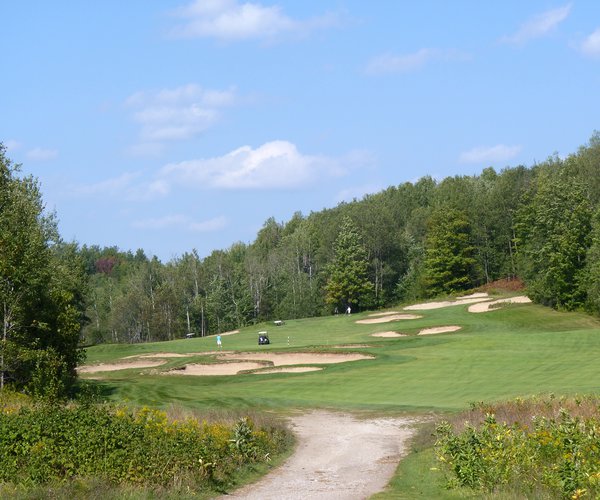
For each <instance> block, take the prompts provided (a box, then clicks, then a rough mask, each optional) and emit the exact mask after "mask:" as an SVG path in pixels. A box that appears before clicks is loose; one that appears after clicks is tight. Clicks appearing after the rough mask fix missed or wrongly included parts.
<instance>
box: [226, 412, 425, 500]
mask: <svg viewBox="0 0 600 500" xmlns="http://www.w3.org/2000/svg"><path fill="white" fill-rule="evenodd" d="M291 424H292V428H293V430H294V433H295V434H296V437H297V439H298V446H297V449H296V452H295V453H294V454H293V455H292V456H291V457H290V458H289V459H288V460H287V461H286V462H285V463H284V464H283V465H282V466H281V467H279V468H277V469H275V470H274V471H272V472H271V473H270V474H268V475H267V476H265V477H264V478H263V479H262V480H260V481H259V482H258V483H255V484H251V485H248V486H246V487H244V488H242V489H240V490H238V491H235V492H233V493H232V494H230V495H226V496H223V497H221V499H222V500H224V499H248V500H250V499H256V500H258V499H261V500H269V499H272V500H274V499H278V500H279V499H307V498H310V499H335V500H354V499H363V498H368V497H369V496H371V495H373V494H374V493H377V492H379V491H381V490H383V489H384V488H385V486H386V484H387V483H388V482H389V480H390V479H391V477H392V475H393V473H394V471H395V470H396V466H397V464H398V462H399V461H400V458H401V457H402V456H403V455H404V454H405V453H406V452H407V441H408V438H409V437H411V436H412V433H413V428H412V424H414V420H410V419H408V418H376V419H368V420H362V419H358V418H355V417H354V416H352V415H348V414H342V413H332V412H327V411H320V410H319V411H313V412H310V413H305V414H303V415H300V416H297V417H293V418H292V419H291Z"/></svg>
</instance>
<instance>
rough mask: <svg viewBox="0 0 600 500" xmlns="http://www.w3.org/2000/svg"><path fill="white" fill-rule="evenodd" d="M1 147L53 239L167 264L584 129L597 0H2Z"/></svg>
mask: <svg viewBox="0 0 600 500" xmlns="http://www.w3.org/2000/svg"><path fill="white" fill-rule="evenodd" d="M0 17H1V18H2V20H3V28H2V30H1V32H0V47H1V49H2V77H1V78H0V116H1V117H2V120H0V141H2V142H4V144H5V145H6V146H7V148H8V155H9V157H11V158H12V159H13V160H14V161H16V162H19V163H22V164H23V172H24V173H26V174H33V175H34V176H36V177H37V178H39V180H40V182H41V185H42V192H43V196H44V200H45V202H46V205H47V207H48V209H50V210H55V211H56V213H57V215H58V219H59V227H60V231H61V234H62V236H63V237H64V238H65V239H66V240H76V241H78V242H79V243H81V244H83V243H85V244H88V245H90V244H99V245H102V246H104V245H107V246H112V245H117V246H119V247H120V248H121V249H124V250H127V249H131V250H136V249H137V248H143V249H144V250H145V251H146V253H147V254H149V255H152V254H156V255H157V256H158V257H159V258H161V259H162V260H164V261H167V260H169V259H171V258H173V257H176V256H178V255H181V254H182V253H184V252H186V251H191V250H192V249H194V248H195V249H197V250H198V252H199V253H200V255H201V256H204V255H208V254H209V253H210V251H211V250H213V249H219V248H226V247H228V246H229V245H231V244H232V243H234V242H236V241H243V242H247V243H249V242H251V241H252V240H253V239H254V237H255V235H256V232H257V231H258V230H259V229H260V227H261V226H262V224H263V223H264V221H265V220H266V219H267V218H268V217H271V216H273V217H275V219H276V220H278V221H286V220H288V219H289V218H290V217H291V216H292V214H293V213H294V212H296V211H301V212H302V213H304V214H308V213H310V212H311V211H319V210H321V209H323V208H328V207H333V206H335V205H337V204H338V203H339V202H340V201H343V200H346V201H349V200H352V199H353V198H355V197H356V198H360V197H362V196H363V195H364V194H365V193H369V192H376V191H378V190H380V189H383V188H385V187H387V186H389V185H397V184H400V183H403V182H406V181H415V180H417V179H419V178H420V177H422V176H425V175H431V176H434V177H436V178H439V179H441V178H443V177H445V176H449V175H463V174H464V175H472V174H477V173H479V172H481V170H482V169H483V168H485V167H488V166H494V167H495V168H496V169H498V170H500V169H502V168H504V167H506V166H516V165H519V164H523V165H527V166H530V165H532V164H534V163H535V162H536V161H542V160H544V159H546V158H547V157H548V156H550V155H552V154H554V153H558V154H559V155H561V156H564V155H567V154H569V153H572V152H575V151H576V150H577V148H578V147H579V146H581V145H583V144H585V143H586V142H587V140H588V139H589V137H590V136H591V134H592V133H593V131H594V130H598V129H600V123H599V117H600V2H597V1H592V0H589V1H577V0H575V1H572V2H568V3H565V2H549V1H538V0H530V1H527V2H523V1H503V2H482V1H474V0H473V1H456V2H447V1H425V0H424V1H422V2H408V1H406V2H405V1H396V0H379V1H373V2H365V1H358V0H356V1H344V0H320V1H302V2H298V1H294V2H292V1H283V0H281V1H277V0H273V1H271V0H256V1H254V0H251V1H249V2H243V1H238V0H204V1H202V0H200V1H195V2H192V1H184V0H181V1H176V0H163V1H156V0H128V1H126V2H117V1H113V0H106V1H102V2H72V1H62V0H56V1H53V2H46V1H42V0H38V1H27V0H24V1H19V2H9V1H5V2H2V3H1V4H0Z"/></svg>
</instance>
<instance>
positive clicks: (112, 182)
mask: <svg viewBox="0 0 600 500" xmlns="http://www.w3.org/2000/svg"><path fill="white" fill-rule="evenodd" d="M139 176H140V174H139V173H138V172H125V173H123V174H121V175H119V176H118V177H113V178H112V179H107V180H105V181H101V182H96V183H94V184H86V185H80V186H76V187H74V188H72V192H74V193H76V194H79V195H84V196H85V195H107V196H117V195H121V194H123V192H125V191H127V190H128V189H131V187H132V185H133V181H135V179H137V178H139Z"/></svg>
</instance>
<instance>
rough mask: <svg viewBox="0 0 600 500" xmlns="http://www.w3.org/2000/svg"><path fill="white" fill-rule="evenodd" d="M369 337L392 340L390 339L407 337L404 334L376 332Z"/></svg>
mask: <svg viewBox="0 0 600 500" xmlns="http://www.w3.org/2000/svg"><path fill="white" fill-rule="evenodd" d="M371 337H384V338H392V337H408V335H406V334H405V333H398V332H378V333H372V334H371Z"/></svg>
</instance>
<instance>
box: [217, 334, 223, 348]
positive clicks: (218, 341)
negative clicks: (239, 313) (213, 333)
mask: <svg viewBox="0 0 600 500" xmlns="http://www.w3.org/2000/svg"><path fill="white" fill-rule="evenodd" d="M221 347H222V344H221V336H220V335H217V348H218V349H221Z"/></svg>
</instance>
